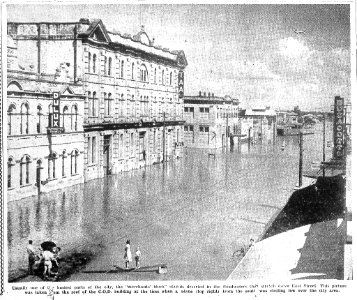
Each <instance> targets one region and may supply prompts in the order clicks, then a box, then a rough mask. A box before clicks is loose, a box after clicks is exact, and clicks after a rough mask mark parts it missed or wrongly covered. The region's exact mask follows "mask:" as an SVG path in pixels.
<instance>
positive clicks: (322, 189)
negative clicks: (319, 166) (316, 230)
mask: <svg viewBox="0 0 357 300" xmlns="http://www.w3.org/2000/svg"><path fill="white" fill-rule="evenodd" d="M345 186H346V180H345V179H344V178H343V177H342V176H341V175H338V176H333V177H319V178H317V181H316V183H315V184H314V185H310V186H308V187H306V188H303V189H300V190H298V191H295V192H294V193H293V194H292V195H291V197H290V199H289V201H288V203H287V204H286V205H285V207H284V208H283V209H282V211H281V212H280V213H279V214H278V216H277V217H276V218H275V220H274V221H273V222H272V223H271V225H270V226H269V227H268V229H267V230H266V231H265V233H264V235H263V237H262V239H266V238H268V237H271V236H273V235H276V234H279V233H282V232H285V231H287V230H290V229H294V228H296V227H300V226H303V225H308V224H314V223H317V222H323V221H327V220H333V219H336V218H342V217H343V214H344V210H345V200H346V198H345V196H346V188H345Z"/></svg>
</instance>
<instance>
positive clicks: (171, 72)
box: [170, 72, 172, 85]
mask: <svg viewBox="0 0 357 300" xmlns="http://www.w3.org/2000/svg"><path fill="white" fill-rule="evenodd" d="M170 85H172V72H170Z"/></svg>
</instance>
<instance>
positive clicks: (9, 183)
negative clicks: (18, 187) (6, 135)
mask: <svg viewBox="0 0 357 300" xmlns="http://www.w3.org/2000/svg"><path fill="white" fill-rule="evenodd" d="M14 165H15V160H14V159H13V158H12V157H9V159H8V160H7V187H8V188H12V173H13V168H14Z"/></svg>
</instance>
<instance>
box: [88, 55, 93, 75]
mask: <svg viewBox="0 0 357 300" xmlns="http://www.w3.org/2000/svg"><path fill="white" fill-rule="evenodd" d="M91 59H92V55H91V53H90V52H88V72H89V73H90V71H91V69H90V61H91Z"/></svg>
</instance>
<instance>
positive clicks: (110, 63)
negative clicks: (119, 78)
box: [108, 57, 112, 76]
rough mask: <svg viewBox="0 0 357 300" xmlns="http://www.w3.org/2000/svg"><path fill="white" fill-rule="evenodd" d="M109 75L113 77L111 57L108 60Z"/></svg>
mask: <svg viewBox="0 0 357 300" xmlns="http://www.w3.org/2000/svg"><path fill="white" fill-rule="evenodd" d="M108 75H109V76H111V75H112V58H111V57H109V60H108Z"/></svg>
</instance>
